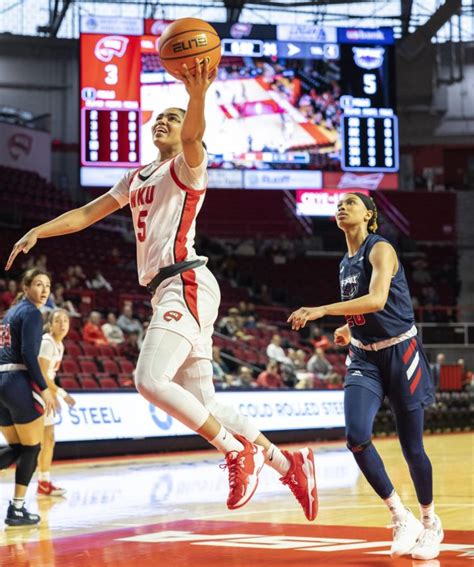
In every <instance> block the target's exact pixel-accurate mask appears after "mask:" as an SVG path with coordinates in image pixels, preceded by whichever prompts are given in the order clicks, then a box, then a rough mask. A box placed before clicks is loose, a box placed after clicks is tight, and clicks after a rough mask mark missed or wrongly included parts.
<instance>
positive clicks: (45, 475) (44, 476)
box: [38, 472, 51, 482]
mask: <svg viewBox="0 0 474 567" xmlns="http://www.w3.org/2000/svg"><path fill="white" fill-rule="evenodd" d="M38 480H39V481H40V482H50V480H51V473H49V472H38Z"/></svg>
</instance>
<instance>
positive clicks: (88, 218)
mask: <svg viewBox="0 0 474 567" xmlns="http://www.w3.org/2000/svg"><path fill="white" fill-rule="evenodd" d="M119 207H120V205H119V204H118V202H117V201H116V200H115V199H114V198H113V197H111V196H110V195H108V194H105V195H102V196H101V197H98V198H97V199H95V200H94V201H91V202H90V203H87V205H84V206H82V207H79V208H78V209H73V210H72V211H68V212H67V213H64V214H62V215H60V216H59V217H56V218H55V219H53V220H50V221H48V222H45V223H44V224H40V225H39V226H37V227H35V228H32V229H31V230H29V231H28V232H27V233H26V234H25V235H24V236H22V237H21V238H20V240H18V242H16V244H15V245H14V246H13V249H12V251H11V254H10V257H9V258H8V261H7V263H6V265H5V270H9V269H10V268H11V267H12V264H13V262H14V260H15V258H16V257H17V256H18V254H19V253H20V252H23V254H27V253H28V252H29V251H30V250H31V249H32V248H33V246H35V244H36V242H37V241H38V239H39V238H51V237H52V236H61V235H62V234H71V233H73V232H79V231H80V230H83V229H84V228H87V227H88V226H91V225H92V224H94V223H96V222H98V221H100V220H101V219H103V218H104V217H106V216H108V215H110V214H112V213H113V212H115V211H116V210H117V209H118V208H119Z"/></svg>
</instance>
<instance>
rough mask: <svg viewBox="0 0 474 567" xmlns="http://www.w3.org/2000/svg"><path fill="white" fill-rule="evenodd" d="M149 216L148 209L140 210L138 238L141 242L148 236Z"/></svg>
mask: <svg viewBox="0 0 474 567" xmlns="http://www.w3.org/2000/svg"><path fill="white" fill-rule="evenodd" d="M147 216H148V211H147V210H146V209H145V210H144V211H140V212H139V213H138V220H137V229H138V231H137V238H138V240H139V241H140V242H145V238H146V217H147Z"/></svg>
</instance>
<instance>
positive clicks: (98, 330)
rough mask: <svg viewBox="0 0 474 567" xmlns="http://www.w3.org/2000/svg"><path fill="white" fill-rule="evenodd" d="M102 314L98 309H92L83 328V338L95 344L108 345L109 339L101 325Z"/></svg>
mask: <svg viewBox="0 0 474 567" xmlns="http://www.w3.org/2000/svg"><path fill="white" fill-rule="evenodd" d="M101 319H102V316H101V314H100V313H99V312H98V311H91V314H90V315H89V320H88V321H87V323H86V324H85V325H84V328H83V329H82V338H83V339H84V340H85V341H87V342H88V343H92V344H93V345H107V344H109V343H108V342H107V339H106V338H105V335H104V333H103V331H102V327H101V326H100V322H101Z"/></svg>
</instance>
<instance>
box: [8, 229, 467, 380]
mask: <svg viewBox="0 0 474 567" xmlns="http://www.w3.org/2000/svg"><path fill="white" fill-rule="evenodd" d="M207 244H208V248H209V250H210V252H211V253H210V254H209V256H210V257H211V260H210V261H211V262H213V261H214V265H213V266H212V270H213V271H214V272H215V273H217V276H218V277H220V278H221V279H225V280H227V281H228V282H230V284H231V285H232V286H235V287H236V288H239V286H241V285H242V274H241V273H240V269H239V268H240V266H239V257H241V256H243V257H245V256H247V257H256V258H258V257H265V258H270V259H271V261H272V262H273V263H275V264H283V263H285V262H286V261H287V260H288V259H291V258H295V257H298V256H299V255H304V254H306V253H307V251H308V250H309V249H314V250H317V249H318V247H319V246H320V244H321V243H320V241H319V242H318V238H317V237H306V238H304V239H300V240H293V239H289V238H287V237H285V236H282V237H281V238H278V239H275V238H273V239H263V238H255V239H245V240H241V241H236V240H230V239H229V240H224V239H221V240H213V241H212V243H207ZM216 259H217V261H216ZM110 262H111V264H114V265H116V266H118V265H120V266H122V264H123V262H124V259H123V258H122V257H121V255H120V252H119V250H118V249H117V248H114V249H112V250H111V253H110ZM31 267H41V268H42V269H45V270H48V258H47V256H46V255H45V254H42V255H40V256H38V257H37V258H36V259H35V258H34V257H33V256H29V257H28V258H27V259H26V261H25V262H24V263H23V265H22V269H28V268H31ZM410 272H411V277H412V280H413V282H414V284H415V285H416V286H418V288H417V289H418V290H420V296H421V297H420V299H419V300H418V298H417V297H415V296H414V297H413V300H414V304H415V306H416V305H417V304H419V305H423V306H424V307H425V308H426V307H429V305H435V304H436V303H437V301H438V300H439V298H438V297H437V288H438V284H439V283H440V282H441V283H442V282H443V281H444V282H447V281H450V280H451V278H452V277H453V267H452V265H451V264H450V263H449V262H445V263H443V264H441V265H440V266H438V268H437V271H436V273H435V272H433V270H432V269H431V266H430V263H429V260H428V259H427V258H424V257H423V256H420V257H418V258H416V259H415V260H413V261H412V262H411V265H410ZM433 274H435V275H433ZM434 281H436V286H434ZM246 283H247V289H249V290H250V293H249V295H248V296H249V297H250V298H251V301H240V302H238V304H236V305H234V306H231V307H229V308H227V309H226V311H225V313H224V315H223V316H222V317H221V318H220V319H219V320H218V321H217V323H216V332H217V334H218V335H219V336H221V337H223V339H225V341H226V343H225V346H223V345H222V344H220V345H219V346H217V345H216V346H215V347H214V352H213V374H214V382H215V384H216V387H217V388H219V389H228V388H261V389H292V388H294V389H306V388H314V387H318V388H341V387H342V381H343V373H344V372H343V368H342V365H341V363H340V361H341V359H343V357H344V351H343V350H340V349H338V348H337V347H335V345H334V344H332V342H331V340H330V338H329V336H328V335H327V334H326V333H324V332H322V331H321V330H319V329H318V328H316V327H312V333H311V336H310V337H307V336H306V337H304V338H301V340H300V339H298V340H296V341H295V340H293V341H291V340H289V339H288V337H285V336H282V334H281V333H280V329H279V327H278V326H276V325H275V324H274V323H273V322H271V321H266V320H261V319H260V317H259V315H258V310H257V309H256V306H255V304H258V305H260V306H262V305H269V306H273V305H274V304H275V303H276V302H277V300H278V295H277V290H276V289H275V287H274V286H272V287H270V286H269V285H268V284H266V283H265V282H262V281H260V282H254V283H252V282H250V283H249V280H248V279H247V280H246ZM77 288H79V289H83V290H90V292H91V293H94V292H96V291H98V290H100V291H102V292H105V293H110V294H112V293H113V287H112V285H111V284H110V283H109V282H108V281H107V278H106V277H105V276H104V275H103V274H102V272H101V271H100V270H94V271H93V272H91V273H86V271H85V270H84V269H83V267H82V266H81V265H79V264H73V265H70V266H68V267H67V268H66V269H64V270H63V272H62V273H61V274H55V277H54V282H53V290H52V292H51V296H50V298H49V300H48V302H47V304H46V306H45V308H44V310H45V316H46V314H47V312H49V311H50V310H51V309H54V308H55V307H61V308H63V309H65V310H66V311H67V312H68V313H69V315H70V316H71V317H73V318H75V319H77V320H80V321H81V322H82V325H80V329H81V331H80V333H81V339H82V340H83V341H85V342H88V343H91V344H93V345H96V346H99V345H112V346H114V347H117V348H119V350H120V354H121V355H122V356H124V357H126V358H127V359H128V360H130V361H131V362H132V363H136V360H137V358H138V354H139V351H140V348H141V345H142V343H143V340H144V336H145V333H146V328H147V324H148V323H147V317H145V316H143V312H142V311H140V310H139V311H138V313H139V314H138V315H137V314H136V313H135V312H134V304H133V301H132V300H129V301H127V300H125V301H122V302H121V304H120V307H119V308H118V309H117V310H110V306H109V307H108V308H107V309H103V310H101V309H97V308H92V307H91V309H89V310H86V311H85V310H84V309H81V308H80V307H81V306H80V305H79V304H78V303H77V300H76V301H75V298H74V294H73V293H71V292H72V291H73V290H75V289H77ZM19 291H20V290H19V288H18V284H17V282H16V281H15V280H14V279H1V278H0V316H1V314H2V313H3V312H5V311H6V310H7V309H8V308H9V307H10V306H11V304H12V302H13V301H14V299H15V297H16V295H17V294H18V292H19ZM276 295H277V297H276ZM254 302H255V303H254ZM417 302H418V303H417ZM110 305H112V302H111V303H110ZM82 307H83V306H82ZM135 307H136V306H135ZM434 312H435V313H436V311H434ZM148 313H149V312H148ZM425 320H430V319H429V314H428V318H425ZM262 332H264V335H265V336H268V343H267V344H266V345H265V347H263V345H261V344H259V345H256V341H255V339H256V336H258V335H259V334H260V336H262ZM300 337H301V335H300ZM242 344H243V345H246V347H247V348H248V349H250V350H251V351H252V352H257V351H258V352H259V354H263V350H264V351H265V355H266V356H265V358H264V359H262V358H261V357H260V359H259V360H258V362H256V363H254V362H253V363H251V364H250V363H249V362H248V361H247V360H246V358H245V355H244V356H242V355H240V356H235V352H234V350H235V346H238V345H242ZM442 364H443V361H442V355H440V360H437V361H436V363H435V364H434V365H433V367H432V370H433V376H434V377H435V384H437V385H439V370H440V367H441V365H442ZM458 364H459V365H460V366H461V365H464V361H463V360H460V361H458ZM462 372H463V376H465V377H466V378H465V380H466V381H469V380H470V378H469V376H470V375H469V373H468V372H467V370H466V369H465V367H463V370H462Z"/></svg>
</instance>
